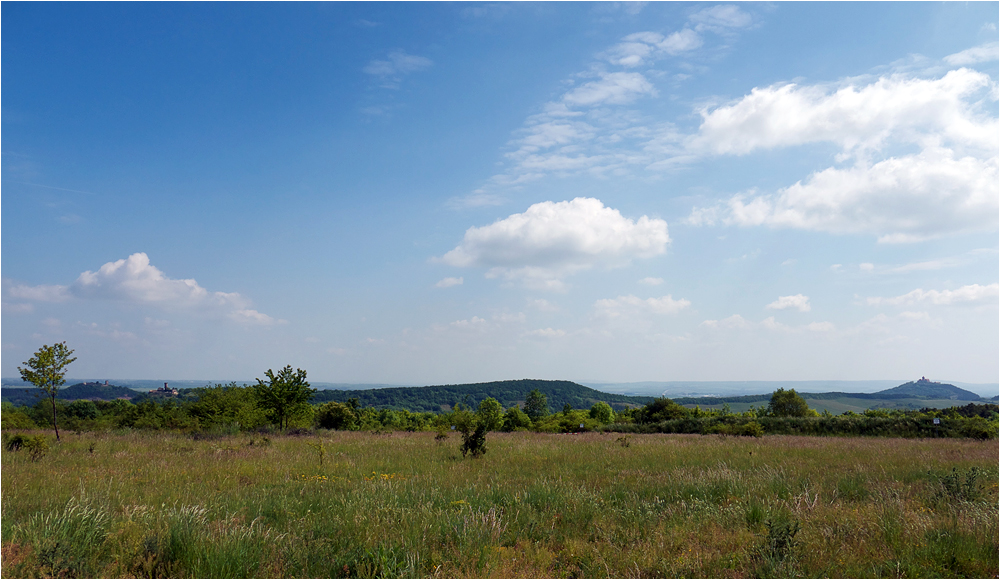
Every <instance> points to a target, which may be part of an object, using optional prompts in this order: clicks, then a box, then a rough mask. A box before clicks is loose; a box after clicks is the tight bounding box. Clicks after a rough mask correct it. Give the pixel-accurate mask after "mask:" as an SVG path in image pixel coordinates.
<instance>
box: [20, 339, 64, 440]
mask: <svg viewBox="0 0 1000 580" xmlns="http://www.w3.org/2000/svg"><path fill="white" fill-rule="evenodd" d="M71 354H73V351H72V350H70V349H68V348H66V343H65V342H57V343H55V344H53V345H52V346H49V345H47V344H46V345H42V348H40V349H38V352H36V353H35V356H33V357H31V358H29V359H28V360H27V362H24V363H21V364H23V365H25V366H26V367H28V368H21V367H17V370H18V371H20V373H21V379H22V380H24V381H27V382H29V383H31V384H33V385H35V386H36V387H38V388H39V389H41V391H42V393H44V395H45V396H46V397H48V399H49V401H50V402H51V403H52V428H53V429H54V430H55V432H56V441H59V425H58V423H57V421H56V395H58V394H59V387H61V386H62V385H65V384H66V380H65V377H66V367H67V366H68V365H69V363H71V362H73V361H75V360H76V357H75V356H74V357H70V355H71Z"/></svg>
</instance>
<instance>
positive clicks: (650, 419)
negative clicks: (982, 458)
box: [607, 389, 1000, 440]
mask: <svg viewBox="0 0 1000 580" xmlns="http://www.w3.org/2000/svg"><path fill="white" fill-rule="evenodd" d="M998 410H1000V406H998V405H995V404H990V403H984V404H975V403H970V404H967V405H964V406H961V407H949V408H947V409H931V408H924V409H920V410H919V411H910V410H898V409H893V410H889V409H868V410H866V411H864V412H863V413H854V412H852V411H847V412H845V413H843V414H841V415H832V414H830V413H829V412H824V413H822V414H820V413H817V412H816V411H815V410H813V409H809V408H808V406H807V405H806V402H805V400H804V399H802V397H801V396H799V395H798V394H797V393H796V392H795V391H794V390H790V391H785V390H783V389H778V390H777V391H775V392H774V393H773V394H772V395H771V397H770V398H769V402H768V405H767V406H765V407H761V408H754V407H751V408H750V409H749V410H748V411H745V412H742V413H733V412H731V411H730V410H729V408H728V405H725V406H724V407H723V408H722V409H721V410H702V409H701V408H699V407H695V408H694V409H689V408H687V407H683V406H681V405H679V404H678V403H677V402H675V401H671V400H670V399H666V398H661V399H656V401H654V402H653V403H650V404H649V405H646V406H645V407H642V408H641V409H635V410H631V411H625V412H622V413H620V414H619V415H618V417H617V421H616V423H615V424H613V425H610V426H609V427H608V428H607V430H610V431H617V432H625V433H692V434H702V435H708V434H722V435H744V436H757V437H759V436H761V435H764V434H771V435H840V436H874V437H969V438H973V439H981V440H985V439H994V438H996V437H997V434H998V430H1000V414H998Z"/></svg>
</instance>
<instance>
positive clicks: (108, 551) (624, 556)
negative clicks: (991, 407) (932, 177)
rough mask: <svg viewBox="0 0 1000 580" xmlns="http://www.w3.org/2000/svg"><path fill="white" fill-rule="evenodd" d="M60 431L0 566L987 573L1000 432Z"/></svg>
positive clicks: (76, 572)
mask: <svg viewBox="0 0 1000 580" xmlns="http://www.w3.org/2000/svg"><path fill="white" fill-rule="evenodd" d="M459 439H460V438H459V437H458V436H457V435H454V434H452V435H451V436H450V437H448V438H447V439H441V438H436V436H435V434H434V433H427V432H418V433H406V432H390V433H371V432H338V431H330V432H327V431H320V432H318V433H315V434H310V435H304V436H287V435H286V436H278V435H270V436H267V437H264V436H261V435H238V436H231V437H223V438H214V439H195V438H192V437H190V436H185V435H182V434H166V433H142V432H124V433H116V434H111V433H109V434H90V433H81V434H73V433H67V434H65V435H64V436H63V441H62V442H61V443H58V444H56V443H55V442H54V441H53V442H52V443H51V450H50V451H49V453H48V454H47V455H45V456H44V457H41V458H40V459H37V460H32V459H31V458H30V457H29V456H28V454H27V453H25V451H24V450H20V451H10V450H7V449H4V450H3V452H2V454H3V455H2V459H3V470H2V518H0V519H2V536H3V537H2V549H3V569H2V575H3V576H4V577H56V576H59V577H81V576H84V577H87V576H89V577H140V576H142V577H202V578H206V577H208V578H212V577H218V578H223V577H304V578H309V577H345V576H350V577H630V578H639V577H734V578H741V577H795V576H803V577H996V576H997V575H998V557H997V553H998V531H997V529H998V489H997V488H998V485H997V481H998V469H997V467H998V463H997V456H998V447H997V441H996V440H992V441H984V442H983V441H973V440H968V439H922V440H917V439H888V438H841V437H793V436H765V437H762V438H759V439H755V438H741V437H722V436H701V435H628V436H621V435H620V434H611V433H586V434H581V435H551V434H539V433H520V432H519V433H510V434H500V433H491V434H490V435H489V437H488V440H487V453H486V454H485V455H484V456H483V457H480V458H475V459H473V458H471V457H470V458H463V457H462V455H461V453H460V452H459V451H458V447H459Z"/></svg>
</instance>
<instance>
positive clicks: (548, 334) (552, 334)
mask: <svg viewBox="0 0 1000 580" xmlns="http://www.w3.org/2000/svg"><path fill="white" fill-rule="evenodd" d="M521 336H525V337H530V338H562V337H564V336H566V331H565V330H560V329H553V328H539V329H538V330H532V331H529V332H525V333H524V334H522V335H521Z"/></svg>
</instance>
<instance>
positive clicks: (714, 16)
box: [690, 4, 753, 32]
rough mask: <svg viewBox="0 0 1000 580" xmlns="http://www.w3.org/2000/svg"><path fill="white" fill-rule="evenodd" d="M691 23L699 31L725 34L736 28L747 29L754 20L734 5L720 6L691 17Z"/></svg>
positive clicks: (706, 9) (701, 11)
mask: <svg viewBox="0 0 1000 580" xmlns="http://www.w3.org/2000/svg"><path fill="white" fill-rule="evenodd" d="M690 20H691V22H693V23H694V24H695V28H696V29H697V30H711V31H713V32H725V31H728V30H729V29H734V28H746V27H747V26H750V25H751V24H752V23H753V18H751V17H750V15H749V14H747V13H746V12H743V11H742V10H740V9H739V7H737V6H734V5H732V4H718V5H715V6H712V7H710V8H705V9H703V10H700V11H698V12H696V13H694V14H692V15H691V18H690Z"/></svg>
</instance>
